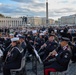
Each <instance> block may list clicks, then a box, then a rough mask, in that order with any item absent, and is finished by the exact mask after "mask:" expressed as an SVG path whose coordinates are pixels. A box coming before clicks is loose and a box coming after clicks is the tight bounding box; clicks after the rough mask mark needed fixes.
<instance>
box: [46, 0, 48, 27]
mask: <svg viewBox="0 0 76 75" xmlns="http://www.w3.org/2000/svg"><path fill="white" fill-rule="evenodd" d="M46 25H47V26H48V0H46Z"/></svg>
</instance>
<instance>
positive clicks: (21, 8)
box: [0, 0, 76, 19]
mask: <svg viewBox="0 0 76 75" xmlns="http://www.w3.org/2000/svg"><path fill="white" fill-rule="evenodd" d="M10 1H11V2H12V1H13V2H15V4H14V3H13V4H12V3H11V5H10V4H6V3H4V4H2V3H0V13H3V14H5V15H9V16H26V15H28V16H44V17H45V16H46V13H45V12H46V5H45V1H46V0H10ZM48 3H49V17H51V18H54V19H57V18H59V17H61V16H66V15H71V14H75V13H76V8H75V6H76V0H48Z"/></svg>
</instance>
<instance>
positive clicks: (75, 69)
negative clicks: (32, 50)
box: [0, 62, 76, 75]
mask: <svg viewBox="0 0 76 75" xmlns="http://www.w3.org/2000/svg"><path fill="white" fill-rule="evenodd" d="M26 71H27V75H36V74H35V73H34V72H33V71H32V63H30V62H29V63H27V64H26ZM0 75H3V74H2V73H0ZM37 75H44V74H43V65H42V64H39V63H38V65H37ZM50 75H56V74H55V73H51V74H50ZM58 75H76V63H70V64H69V67H68V70H67V71H65V72H62V73H58Z"/></svg>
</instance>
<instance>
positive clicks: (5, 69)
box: [3, 66, 11, 75]
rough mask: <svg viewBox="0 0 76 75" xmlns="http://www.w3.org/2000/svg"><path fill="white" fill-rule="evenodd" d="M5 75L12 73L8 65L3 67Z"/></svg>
mask: <svg viewBox="0 0 76 75" xmlns="http://www.w3.org/2000/svg"><path fill="white" fill-rule="evenodd" d="M3 75H11V72H10V69H8V67H5V66H4V67H3Z"/></svg>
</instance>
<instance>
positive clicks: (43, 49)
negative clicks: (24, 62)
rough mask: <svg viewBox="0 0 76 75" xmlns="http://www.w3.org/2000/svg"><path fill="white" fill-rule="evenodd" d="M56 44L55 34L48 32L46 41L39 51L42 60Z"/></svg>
mask: <svg viewBox="0 0 76 75" xmlns="http://www.w3.org/2000/svg"><path fill="white" fill-rule="evenodd" d="M57 45H58V44H57V42H55V35H53V34H50V35H49V39H48V41H47V42H46V43H44V44H43V45H42V46H41V52H39V55H40V57H41V59H42V61H43V60H44V59H45V58H46V57H47V55H48V54H49V52H52V51H53V50H54V49H55V48H56V47H57ZM42 53H43V54H42Z"/></svg>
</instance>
